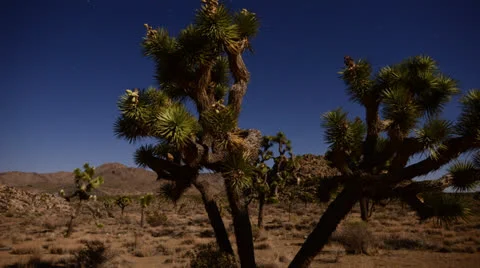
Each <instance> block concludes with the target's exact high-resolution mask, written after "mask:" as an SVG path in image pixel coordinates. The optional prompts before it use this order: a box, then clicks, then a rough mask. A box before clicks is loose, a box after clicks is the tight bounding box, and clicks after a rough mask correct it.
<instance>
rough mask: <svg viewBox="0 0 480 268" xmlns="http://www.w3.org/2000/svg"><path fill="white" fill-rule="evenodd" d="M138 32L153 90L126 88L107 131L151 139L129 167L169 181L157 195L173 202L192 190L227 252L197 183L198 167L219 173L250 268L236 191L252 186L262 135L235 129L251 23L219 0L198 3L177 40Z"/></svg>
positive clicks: (245, 220)
mask: <svg viewBox="0 0 480 268" xmlns="http://www.w3.org/2000/svg"><path fill="white" fill-rule="evenodd" d="M145 27H146V30H147V33H146V36H145V38H144V39H143V43H142V45H143V52H144V55H145V56H147V57H149V58H151V59H152V60H153V61H154V63H155V64H156V73H155V77H156V80H157V82H158V86H159V87H158V88H153V87H152V88H148V89H144V90H139V89H134V90H127V91H126V93H125V94H124V95H123V96H122V97H121V98H120V100H119V102H118V108H119V110H120V112H121V115H120V116H119V117H118V119H117V120H116V122H115V127H114V131H115V133H116V135H117V136H118V137H121V138H125V139H126V140H128V141H129V142H135V141H137V140H139V139H142V138H154V139H155V140H156V141H158V143H156V144H150V145H144V146H141V147H140V148H139V149H138V150H137V152H136V153H135V161H136V163H137V164H138V165H140V166H143V167H149V168H150V169H152V170H153V171H155V172H156V173H157V174H158V179H162V180H168V181H170V184H169V185H168V186H165V188H163V189H162V192H165V191H164V190H168V191H169V192H170V194H167V196H171V197H172V199H174V200H178V198H180V196H181V195H182V194H183V193H184V192H185V191H186V190H187V189H188V188H189V187H191V186H194V187H195V188H197V189H198V190H199V192H200V193H201V195H202V200H203V202H204V205H205V209H206V211H207V214H208V216H209V219H210V223H211V225H212V227H213V229H214V232H215V236H216V239H217V244H218V245H219V248H220V250H221V251H223V252H226V253H228V254H233V250H232V247H231V244H230V241H229V239H228V234H227V231H226V229H225V226H224V223H223V220H222V218H221V215H220V212H219V209H218V206H217V204H216V202H215V199H214V198H213V196H212V195H211V194H210V193H209V190H208V185H207V184H206V183H204V182H200V181H199V180H197V177H198V174H199V171H200V170H201V169H204V168H205V169H210V170H213V171H215V172H219V173H221V174H222V175H223V177H224V178H225V187H226V191H227V194H228V197H229V204H230V207H231V211H232V218H233V223H234V226H235V235H236V237H237V239H236V241H237V245H238V253H239V254H238V255H239V257H240V261H241V264H242V266H243V267H254V266H255V258H254V254H253V253H254V251H253V241H252V235H251V226H250V220H249V215H248V208H247V207H246V206H245V205H244V202H243V201H242V200H241V199H242V198H243V195H242V194H240V193H241V191H242V189H244V187H250V185H251V175H252V172H251V171H252V167H253V162H254V161H255V159H256V157H257V153H258V148H259V146H260V142H261V134H260V132H259V131H258V130H244V129H240V128H239V127H238V116H239V114H240V110H241V105H242V101H243V97H244V95H245V93H246V90H247V84H248V82H249V79H250V74H249V72H248V70H247V68H246V65H245V63H244V61H243V54H244V52H245V51H247V50H251V43H250V40H251V38H252V37H253V36H254V35H255V34H256V33H257V30H258V20H257V17H256V15H255V14H254V13H252V12H250V11H247V10H246V9H243V10H241V11H240V12H232V11H230V10H228V9H227V8H226V7H225V6H224V5H223V4H220V3H218V0H203V1H202V6H201V8H200V9H199V10H197V11H196V16H195V19H194V22H193V23H192V24H190V25H189V26H187V27H186V28H185V29H183V30H182V31H180V33H179V34H178V35H177V36H171V35H170V34H169V32H168V31H167V30H166V29H165V28H153V27H151V26H149V25H148V24H145ZM186 101H191V102H193V103H194V104H195V108H196V113H192V112H190V111H189V110H188V109H187V108H186V106H185V102H186Z"/></svg>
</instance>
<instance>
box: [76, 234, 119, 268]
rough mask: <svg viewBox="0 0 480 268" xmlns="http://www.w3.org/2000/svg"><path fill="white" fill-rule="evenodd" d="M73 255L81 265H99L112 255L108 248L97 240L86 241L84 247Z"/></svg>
mask: <svg viewBox="0 0 480 268" xmlns="http://www.w3.org/2000/svg"><path fill="white" fill-rule="evenodd" d="M74 256H75V260H76V262H77V264H78V265H80V266H81V267H100V266H101V265H102V264H105V263H106V262H107V261H109V260H110V259H112V258H113V257H114V256H113V254H112V253H111V252H110V249H109V248H108V247H107V246H105V244H104V243H103V242H102V241H99V240H92V241H87V242H86V243H85V247H84V248H83V249H81V250H80V251H79V252H77V253H75V254H74Z"/></svg>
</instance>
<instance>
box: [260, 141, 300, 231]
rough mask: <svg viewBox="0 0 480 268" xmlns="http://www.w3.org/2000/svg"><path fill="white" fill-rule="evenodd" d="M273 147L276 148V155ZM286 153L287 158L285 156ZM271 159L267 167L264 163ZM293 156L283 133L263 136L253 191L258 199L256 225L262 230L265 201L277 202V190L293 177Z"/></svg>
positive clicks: (289, 144) (289, 143)
mask: <svg viewBox="0 0 480 268" xmlns="http://www.w3.org/2000/svg"><path fill="white" fill-rule="evenodd" d="M274 146H278V148H277V153H275V152H274V149H275V148H274ZM287 153H288V156H287V155H286V154H287ZM272 159H273V162H274V163H273V165H272V166H271V167H269V166H268V165H267V164H266V162H267V161H269V160H272ZM294 169H295V165H294V155H293V153H292V146H291V142H290V140H288V139H287V137H286V136H285V134H284V133H282V132H278V133H277V135H276V136H264V137H263V139H262V144H261V148H260V151H259V156H258V160H257V164H256V172H255V174H256V176H255V179H256V181H255V183H254V185H255V191H256V192H257V199H258V203H259V206H258V223H257V226H258V228H259V229H260V230H262V229H263V211H264V206H265V203H266V202H267V201H273V200H278V192H279V188H280V187H282V186H283V185H284V184H286V183H287V180H288V179H292V178H293V175H294Z"/></svg>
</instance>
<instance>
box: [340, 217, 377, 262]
mask: <svg viewBox="0 0 480 268" xmlns="http://www.w3.org/2000/svg"><path fill="white" fill-rule="evenodd" d="M332 240H336V241H337V242H339V243H340V244H342V246H343V247H344V248H345V252H346V253H348V254H362V253H365V254H369V252H370V250H371V249H373V247H374V246H375V237H374V236H373V233H372V232H371V231H370V230H369V229H368V226H367V224H366V223H365V222H350V223H347V224H346V225H345V226H344V227H343V230H342V231H341V232H340V233H339V234H338V235H337V236H336V237H333V239H332Z"/></svg>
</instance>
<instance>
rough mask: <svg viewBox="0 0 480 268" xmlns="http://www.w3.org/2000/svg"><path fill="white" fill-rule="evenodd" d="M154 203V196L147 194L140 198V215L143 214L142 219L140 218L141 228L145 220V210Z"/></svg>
mask: <svg viewBox="0 0 480 268" xmlns="http://www.w3.org/2000/svg"><path fill="white" fill-rule="evenodd" d="M152 201H153V194H150V193H149V194H146V195H143V196H142V197H140V199H139V203H140V209H141V211H140V213H141V218H140V226H141V227H143V221H144V218H145V209H146V208H147V207H148V206H150V204H151V203H152Z"/></svg>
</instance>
